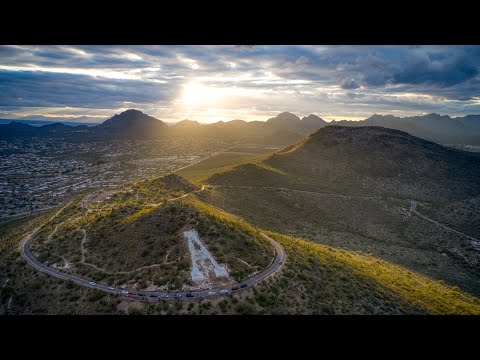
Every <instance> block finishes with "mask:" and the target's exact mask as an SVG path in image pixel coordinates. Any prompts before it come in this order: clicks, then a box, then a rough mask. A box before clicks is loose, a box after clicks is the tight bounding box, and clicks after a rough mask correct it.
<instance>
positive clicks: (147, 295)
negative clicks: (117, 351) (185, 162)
mask: <svg viewBox="0 0 480 360" xmlns="http://www.w3.org/2000/svg"><path fill="white" fill-rule="evenodd" d="M202 190H203V187H202ZM197 191H198V190H197ZM88 196H89V195H87V197H86V199H88ZM181 197H184V196H181ZM86 199H84V200H83V201H82V205H83V207H85V208H88V206H85V205H87V204H86V203H85V200H86ZM171 200H174V199H171ZM67 205H68V204H67ZM65 207H66V206H65ZM65 207H63V208H62V209H60V210H59V211H58V212H57V213H56V214H55V215H54V216H53V217H52V219H50V220H53V218H55V217H56V216H57V215H58V214H60V213H61V212H62V210H63V209H64V208H65ZM42 226H43V225H40V226H39V227H38V228H36V229H35V230H34V231H33V232H32V233H31V234H29V235H28V236H27V237H25V239H24V240H23V242H22V245H21V246H22V249H21V250H22V256H23V257H24V258H25V259H26V260H27V262H28V263H29V264H30V265H32V266H33V267H34V268H35V269H37V270H39V271H41V272H43V273H46V274H48V275H51V276H54V277H56V278H59V279H62V280H70V281H73V282H74V283H76V284H78V285H80V286H85V287H88V288H93V289H98V290H101V291H105V292H108V293H111V294H116V295H120V296H126V297H133V298H135V299H139V300H147V299H148V300H154V299H158V300H169V299H196V298H205V297H210V296H219V295H227V294H229V293H236V292H238V291H242V290H246V289H248V288H250V287H252V286H254V285H255V284H257V283H258V282H260V281H262V280H264V279H266V278H268V277H269V276H271V275H272V274H274V273H276V272H278V271H279V270H280V269H281V267H282V266H283V263H284V262H285V258H286V254H285V251H284V249H283V247H282V246H281V245H280V244H279V243H278V242H276V241H275V240H273V239H272V238H271V237H269V236H268V235H266V234H264V233H261V235H262V236H263V237H264V238H265V239H267V240H269V241H270V243H271V244H272V245H273V247H274V249H275V254H276V255H275V259H274V260H273V262H272V263H271V264H270V266H269V267H268V268H266V269H265V270H263V271H262V272H260V273H258V274H256V275H253V276H252V277H250V278H248V279H246V280H244V281H242V282H240V283H236V284H234V285H232V286H231V287H226V286H223V287H220V288H215V289H207V290H196V291H176V292H173V291H137V290H128V289H123V288H116V287H113V286H108V285H103V284H97V283H95V282H93V281H91V280H88V279H84V278H81V277H78V276H74V275H70V274H66V273H64V272H61V271H59V270H57V269H54V268H51V267H49V266H47V265H45V264H42V263H41V262H40V261H38V260H37V259H36V258H35V256H33V254H32V253H31V252H30V241H31V240H32V238H33V237H34V236H35V234H36V233H37V232H38V231H39V230H40V229H41V228H42Z"/></svg>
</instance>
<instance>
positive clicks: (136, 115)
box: [99, 109, 167, 128]
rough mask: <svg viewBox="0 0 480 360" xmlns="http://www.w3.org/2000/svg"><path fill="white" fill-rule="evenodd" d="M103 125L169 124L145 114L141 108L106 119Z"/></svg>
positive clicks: (159, 125) (158, 125)
mask: <svg viewBox="0 0 480 360" xmlns="http://www.w3.org/2000/svg"><path fill="white" fill-rule="evenodd" d="M99 126H101V127H112V128H113V127H115V128H116V127H134V126H157V127H161V126H165V127H166V126H167V125H166V124H165V123H164V122H163V121H161V120H158V119H157V118H154V117H153V116H149V115H147V114H144V113H143V112H141V111H140V110H135V109H129V110H126V111H124V112H122V113H120V114H115V115H114V116H113V117H111V118H110V119H108V120H105V121H104V122H103V123H102V124H101V125H99Z"/></svg>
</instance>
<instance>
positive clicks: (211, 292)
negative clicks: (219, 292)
mask: <svg viewBox="0 0 480 360" xmlns="http://www.w3.org/2000/svg"><path fill="white" fill-rule="evenodd" d="M215 294H216V292H215V291H209V292H208V295H215Z"/></svg>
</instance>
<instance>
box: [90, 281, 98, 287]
mask: <svg viewBox="0 0 480 360" xmlns="http://www.w3.org/2000/svg"><path fill="white" fill-rule="evenodd" d="M89 284H90V285H92V286H97V283H96V282H93V281H90V282H89Z"/></svg>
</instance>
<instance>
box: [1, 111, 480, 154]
mask: <svg viewBox="0 0 480 360" xmlns="http://www.w3.org/2000/svg"><path fill="white" fill-rule="evenodd" d="M328 125H342V126H371V125H374V126H383V127H387V128H392V129H397V130H402V131H405V132H408V133H409V134H411V135H414V136H417V137H420V138H423V139H427V140H431V141H435V142H439V143H455V144H472V145H478V144H480V115H466V116H464V117H457V118H451V117H450V116H447V115H444V116H441V115H438V114H429V115H425V116H414V117H405V118H400V117H395V116H393V115H385V116H384V115H373V116H371V117H369V118H368V119H365V120H362V121H349V120H341V121H331V122H327V121H325V120H323V119H322V118H320V117H318V116H316V115H314V114H310V115H308V116H306V117H303V118H299V117H298V116H296V115H294V114H292V113H289V112H282V113H280V114H279V115H277V116H275V117H273V118H270V119H268V120H267V121H265V122H264V121H249V122H247V121H244V120H231V121H227V122H223V121H219V122H216V123H213V124H200V123H199V122H197V121H192V120H188V119H186V120H183V121H180V122H178V123H176V124H174V125H171V126H167V124H166V123H165V122H163V121H161V120H159V119H156V118H154V117H152V116H149V115H147V114H144V113H143V112H141V111H138V110H133V109H130V110H127V111H124V112H122V113H121V114H118V115H117V114H116V115H115V116H113V117H112V118H110V119H108V120H106V121H104V122H103V123H101V124H99V125H97V126H86V125H77V126H69V125H65V124H62V123H54V124H48V125H44V126H31V125H28V124H25V123H19V122H16V121H12V122H10V123H9V124H0V137H9V136H62V137H64V136H75V135H79V133H81V134H82V136H84V137H93V138H109V137H121V138H124V137H126V138H158V137H164V136H197V137H233V138H245V137H247V138H248V140H249V141H252V142H265V143H270V144H281V145H288V144H291V143H293V142H296V141H298V140H300V139H301V138H302V137H304V136H306V135H308V134H310V133H312V132H314V131H316V130H318V129H320V128H322V127H324V126H328Z"/></svg>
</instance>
